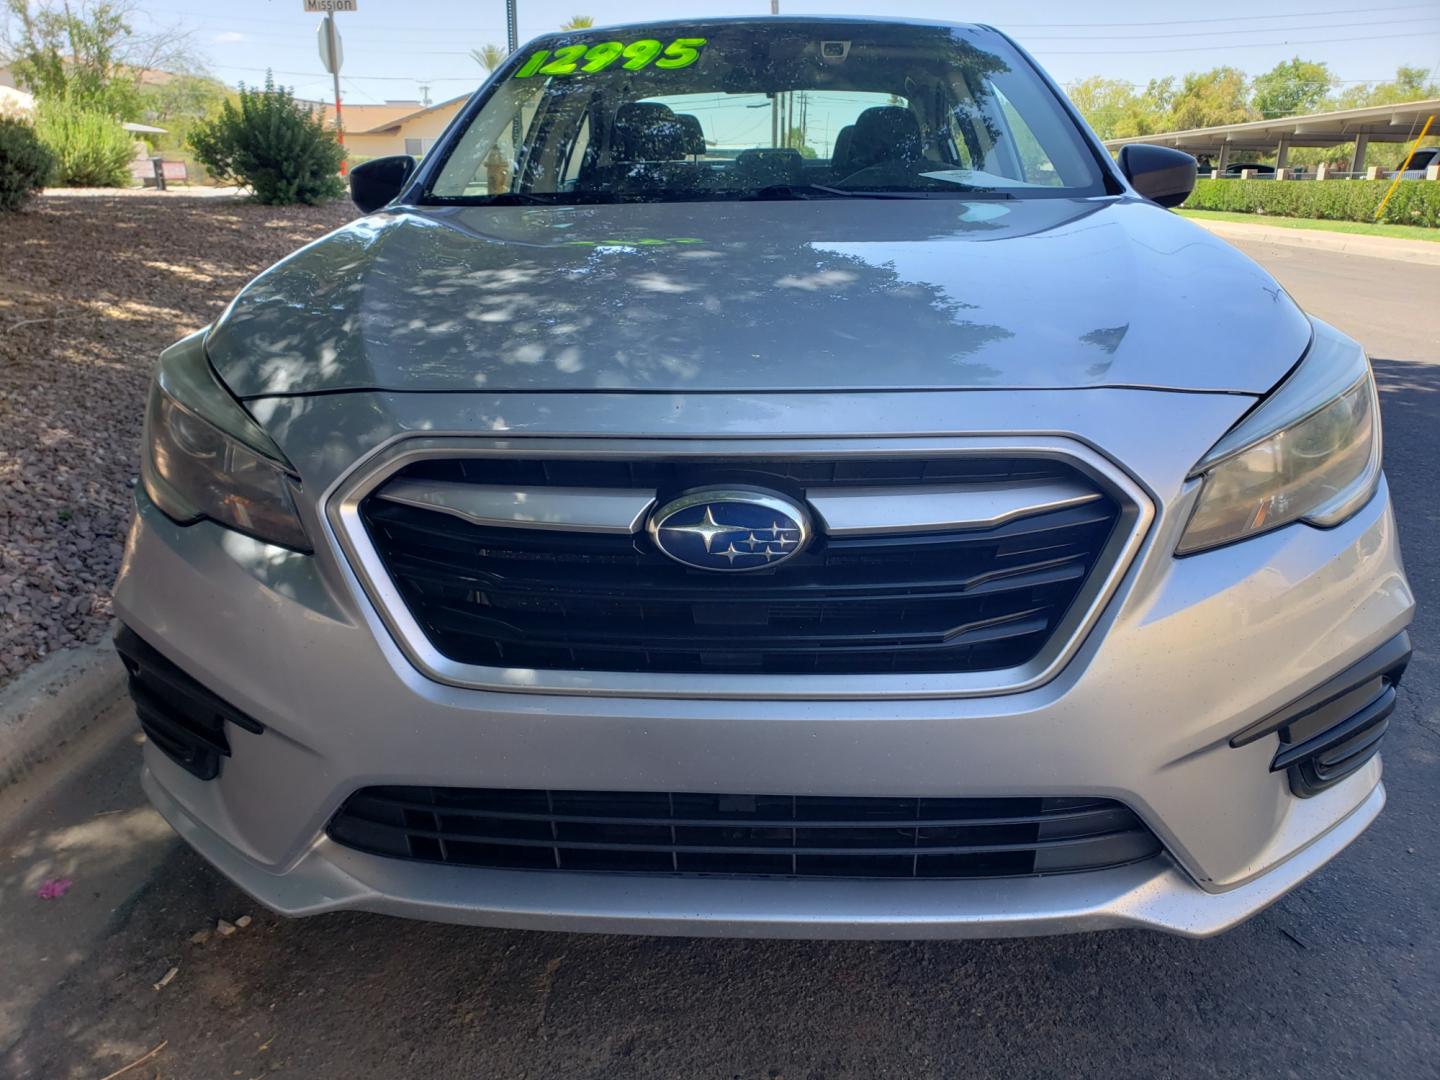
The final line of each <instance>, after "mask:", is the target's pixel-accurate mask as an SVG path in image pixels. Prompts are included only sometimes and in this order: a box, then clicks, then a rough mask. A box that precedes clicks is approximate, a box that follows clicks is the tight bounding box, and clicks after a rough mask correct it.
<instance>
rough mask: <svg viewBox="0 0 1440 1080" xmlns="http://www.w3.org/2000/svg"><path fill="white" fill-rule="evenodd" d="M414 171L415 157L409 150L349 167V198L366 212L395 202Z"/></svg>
mask: <svg viewBox="0 0 1440 1080" xmlns="http://www.w3.org/2000/svg"><path fill="white" fill-rule="evenodd" d="M414 172H415V159H414V158H413V157H410V156H409V155H408V154H396V155H395V156H394V157H382V158H376V159H375V160H374V161H367V162H365V164H363V165H356V166H355V168H353V169H351V170H350V201H351V202H353V203H354V204H355V205H356V206H358V207H359V208H360V209H361V210H363V211H365V213H367V214H369V213H372V212H373V211H375V210H379V209H380V208H381V207H382V206H385V205H388V204H389V203H391V202H393V201H394V199H395V197H396V196H397V195H399V194H400V192H402V191H403V190H405V185H406V184H407V183H409V182H410V177H411V175H413V174H414Z"/></svg>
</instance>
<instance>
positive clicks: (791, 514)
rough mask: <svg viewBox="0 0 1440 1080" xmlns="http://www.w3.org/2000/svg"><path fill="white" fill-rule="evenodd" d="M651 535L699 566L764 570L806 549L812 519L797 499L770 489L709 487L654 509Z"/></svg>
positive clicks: (663, 548) (678, 557)
mask: <svg viewBox="0 0 1440 1080" xmlns="http://www.w3.org/2000/svg"><path fill="white" fill-rule="evenodd" d="M650 539H652V540H653V541H655V546H656V547H657V548H659V549H660V550H661V551H663V552H664V553H665V554H666V555H669V556H670V558H672V559H674V560H675V561H676V562H678V563H684V564H685V565H686V566H693V567H695V568H696V569H699V570H727V571H737V570H763V569H765V567H767V566H775V565H776V564H778V563H782V562H784V561H785V560H786V559H790V558H794V557H795V556H796V555H798V554H799V553H800V552H801V551H803V550H804V549H805V545H806V543H807V542H808V541H809V539H810V520H809V517H808V515H806V513H805V510H804V508H803V507H801V506H800V505H799V504H798V503H796V502H793V501H791V500H790V499H787V498H786V497H785V496H784V495H779V494H777V493H775V492H772V491H742V490H735V489H720V488H706V489H703V490H700V491H692V492H689V493H688V494H685V495H682V496H680V498H678V499H675V500H673V501H672V502H668V503H666V504H665V505H664V506H662V507H660V509H658V510H656V511H655V512H654V513H653V514H651V515H650Z"/></svg>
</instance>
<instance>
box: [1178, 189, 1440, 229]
mask: <svg viewBox="0 0 1440 1080" xmlns="http://www.w3.org/2000/svg"><path fill="white" fill-rule="evenodd" d="M1389 189H1390V181H1389V180H1198V181H1196V183H1195V191H1194V192H1193V193H1192V194H1191V196H1190V198H1189V199H1187V200H1185V209H1187V210H1229V211H1231V212H1232V213H1240V214H1274V215H1276V216H1277V217H1299V218H1320V219H1321V220H1325V221H1365V222H1373V221H1374V220H1375V211H1376V210H1377V209H1378V208H1379V206H1380V203H1381V202H1382V201H1383V200H1384V198H1385V192H1386V191H1388V190H1389ZM1380 220H1381V221H1384V222H1387V223H1389V224H1393V225H1427V226H1429V227H1431V228H1436V227H1440V183H1436V182H1435V181H1433V180H1401V181H1400V183H1399V184H1398V185H1397V186H1396V188H1395V194H1394V195H1393V196H1391V198H1390V201H1389V203H1387V204H1386V206H1385V216H1384V217H1382V218H1381V219H1380Z"/></svg>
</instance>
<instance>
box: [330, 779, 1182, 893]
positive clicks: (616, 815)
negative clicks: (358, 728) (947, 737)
mask: <svg viewBox="0 0 1440 1080" xmlns="http://www.w3.org/2000/svg"><path fill="white" fill-rule="evenodd" d="M328 831H329V835H330V837H331V838H332V839H333V840H335V841H336V842H337V843H340V844H344V845H345V846H347V847H352V848H358V849H360V850H362V851H367V852H370V853H372V854H376V855H387V856H392V857H394V858H400V859H412V860H419V861H423V862H443V863H453V864H457V865H462V866H477V867H489V868H492V869H511V870H569V871H607V872H629V873H648V874H728V875H748V876H766V877H849V878H855V877H862V878H873V877H880V878H897V877H898V878H911V877H918V878H974V877H1013V876H1025V875H1031V874H1046V873H1061V872H1068V871H1075V870H1096V869H1101V868H1103V867H1108V866H1118V865H1121V864H1123V863H1128V862H1134V861H1135V860H1137V859H1144V858H1148V857H1150V856H1152V855H1155V854H1157V853H1158V852H1159V851H1160V842H1159V840H1157V839H1156V837H1155V835H1154V834H1153V833H1151V832H1150V830H1149V829H1148V828H1146V827H1145V825H1144V824H1143V823H1142V822H1141V821H1140V819H1139V818H1137V817H1136V816H1135V814H1134V813H1133V812H1132V811H1130V810H1129V809H1128V808H1126V807H1125V806H1123V805H1122V804H1120V803H1118V802H1114V801H1113V800H1110V799H1088V798H1004V799H962V798H957V799H948V798H943V799H937V798H832V797H820V796H807V795H798V796H797V795H700V794H681V793H673V792H669V793H667V792H612V791H517V790H501V789H480V788H473V789H472V788H432V787H371V788H363V789H362V790H360V791H357V792H356V793H355V794H353V795H352V796H350V798H349V799H347V800H346V802H345V805H344V806H342V807H341V808H340V811H339V812H338V813H337V814H336V815H335V817H334V818H333V819H332V820H331V822H330V826H329V830H328Z"/></svg>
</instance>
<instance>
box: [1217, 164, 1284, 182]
mask: <svg viewBox="0 0 1440 1080" xmlns="http://www.w3.org/2000/svg"><path fill="white" fill-rule="evenodd" d="M1246 169H1249V170H1250V171H1251V172H1253V173H1254V174H1255V175H1254V177H1253V178H1252V179H1255V180H1274V179H1275V166H1274V165H1261V164H1260V163H1259V162H1254V161H1237V162H1236V163H1235V164H1233V165H1227V166H1225V171H1224V172H1223V173H1221V174H1220V175H1221V176H1228V177H1232V178H1235V179H1238V178H1239V177H1240V174H1241V173H1243V172H1244V171H1245V170H1246Z"/></svg>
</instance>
